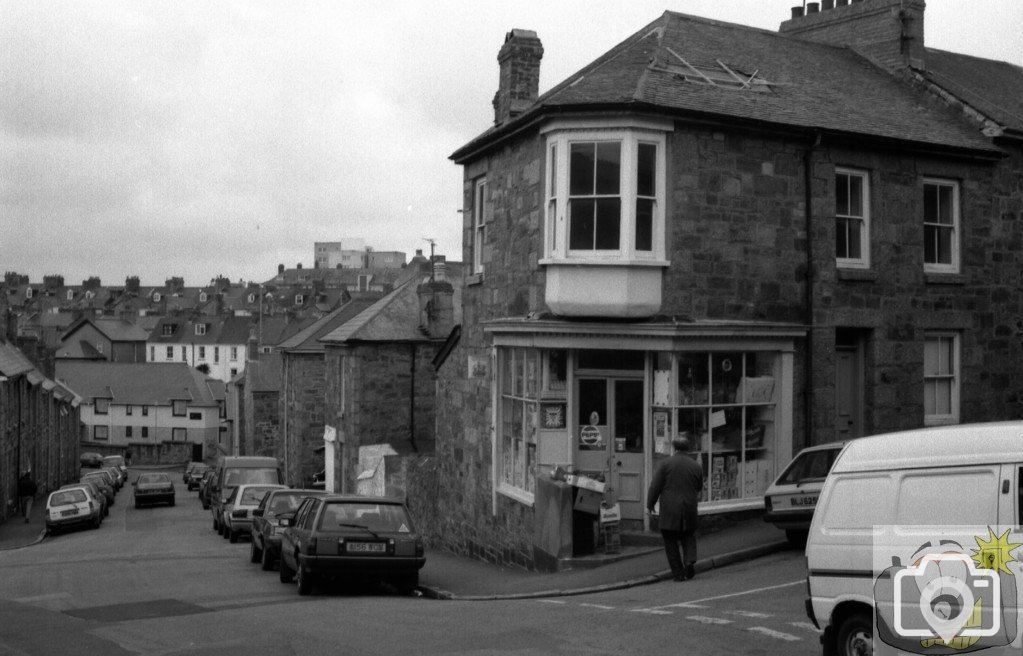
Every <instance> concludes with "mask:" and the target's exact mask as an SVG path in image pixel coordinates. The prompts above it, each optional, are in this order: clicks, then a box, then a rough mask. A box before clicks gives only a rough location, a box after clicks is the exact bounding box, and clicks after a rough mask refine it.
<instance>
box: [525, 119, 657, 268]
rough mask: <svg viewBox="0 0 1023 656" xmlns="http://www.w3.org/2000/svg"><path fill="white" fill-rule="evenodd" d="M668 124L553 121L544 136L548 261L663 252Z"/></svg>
mask: <svg viewBox="0 0 1023 656" xmlns="http://www.w3.org/2000/svg"><path fill="white" fill-rule="evenodd" d="M670 130H671V126H670V124H664V123H659V122H653V121H649V122H646V121H639V120H633V121H627V122H618V123H612V124H610V125H606V126H605V125H593V126H590V125H584V124H579V123H578V122H577V123H568V122H563V123H557V122H556V123H553V124H552V125H550V126H548V127H547V128H546V129H545V132H546V136H547V147H546V150H547V162H546V164H547V173H546V182H545V184H544V190H545V192H546V196H547V198H546V204H545V206H546V210H547V217H546V240H545V244H546V248H545V257H546V259H547V261H548V263H550V262H559V261H561V262H564V261H568V260H571V261H578V260H586V261H588V262H593V263H600V262H602V261H603V262H607V261H615V262H626V263H629V262H633V261H637V260H639V261H642V260H663V259H664V221H665V218H664V205H665V203H664V198H665V143H666V139H665V133H666V132H667V131H670Z"/></svg>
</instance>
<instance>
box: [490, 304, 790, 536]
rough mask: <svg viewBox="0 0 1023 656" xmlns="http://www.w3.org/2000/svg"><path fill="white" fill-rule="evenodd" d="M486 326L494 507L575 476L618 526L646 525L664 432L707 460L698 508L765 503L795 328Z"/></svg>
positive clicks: (781, 444) (786, 438)
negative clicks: (490, 375)
mask: <svg viewBox="0 0 1023 656" xmlns="http://www.w3.org/2000/svg"><path fill="white" fill-rule="evenodd" d="M486 329H487V331H488V333H489V334H490V335H491V336H492V338H493V348H494V351H493V357H494V365H495V366H494V381H495V385H494V387H493V394H494V403H493V408H494V418H493V420H494V423H493V425H494V426H495V427H496V430H495V431H494V435H493V444H492V448H493V456H494V457H493V463H494V471H493V476H494V494H495V504H494V505H495V508H496V507H497V503H496V497H497V496H498V495H502V496H505V497H509V498H512V499H515V500H518V501H520V502H521V503H524V504H527V505H531V506H533V505H534V503H535V501H536V495H537V488H538V486H537V483H538V481H540V482H541V483H544V484H545V485H544V489H549V485H546V483H548V479H552V478H554V479H557V480H562V481H563V480H565V474H569V475H571V474H577V475H578V476H579V478H569V480H570V481H578V480H583V481H586V482H587V483H589V485H590V487H597V488H599V493H600V495H601V501H602V502H603V505H604V506H605V507H616V509H617V510H618V513H620V520H621V523H622V527H623V529H626V530H651V528H652V524H651V518H650V517H649V516H648V515H647V514H646V513H645V497H646V489H647V486H648V483H649V481H650V479H651V476H652V473H653V471H654V470H655V469H656V467H657V465H658V464H659V462H660V461H661V460H663V459H664V458H667V457H668V456H670V455H671V441H672V438H673V437H675V436H684V437H686V438H688V440H689V442H690V444H691V450H692V455H693V456H694V457H695V458H697V459H698V461H699V462H700V463H701V464H702V466H703V469H704V481H705V483H704V490H703V501H702V503H701V504H700V512H701V514H708V513H720V512H728V511H733V510H744V509H750V508H756V507H760V506H762V504H763V493H764V491H765V490H766V489H767V487H768V485H770V483H771V482H772V481H773V480H774V478H775V476H776V474H777V472H778V471H780V467H783V466H784V465H785V464H786V463H787V462H788V461H789V460H790V459H791V457H792V413H793V390H792V388H793V360H794V344H795V342H796V340H798V339H801V338H803V337H804V336H805V331H804V330H803V328H802V327H800V326H796V325H790V324H759V323H731V322H692V323H684V324H683V323H678V324H676V323H671V324H657V323H642V324H602V323H581V322H568V321H558V320H505V321H498V322H492V323H490V324H488V325H487V328H486ZM594 481H596V482H597V483H598V485H596V486H594V485H593V484H592V483H593V482H594ZM592 491H593V490H590V492H591V493H592ZM573 492H574V494H573V498H574V499H575V502H573V504H572V505H573V507H574V508H575V515H576V518H575V520H573V521H574V522H575V523H578V512H579V505H580V504H579V503H578V498H579V494H578V492H579V491H578V490H574V491H573ZM541 494H545V492H541ZM589 496H592V494H590V495H589ZM547 507H548V506H547V504H537V505H535V506H534V508H536V511H537V512H538V513H539V512H548V511H547V510H546V508H547ZM559 507H564V504H562V505H561V506H559ZM584 510H585V511H588V512H590V514H592V511H593V506H592V505H590V506H589V507H588V508H585V509H584ZM573 521H569V520H568V519H563V520H562V521H560V522H547V521H546V520H545V521H544V522H538V523H544V524H545V525H561V526H567V525H569V524H571V523H573ZM654 526H655V525H654ZM566 530H567V529H566ZM576 532H577V534H578V529H576ZM576 551H578V549H577V550H576Z"/></svg>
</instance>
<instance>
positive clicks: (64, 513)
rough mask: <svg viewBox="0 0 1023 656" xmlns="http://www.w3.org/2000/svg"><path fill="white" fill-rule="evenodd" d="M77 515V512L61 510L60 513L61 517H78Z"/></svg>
mask: <svg viewBox="0 0 1023 656" xmlns="http://www.w3.org/2000/svg"><path fill="white" fill-rule="evenodd" d="M77 514H78V511H77V510H61V511H60V516H61V517H71V516H72V515H77Z"/></svg>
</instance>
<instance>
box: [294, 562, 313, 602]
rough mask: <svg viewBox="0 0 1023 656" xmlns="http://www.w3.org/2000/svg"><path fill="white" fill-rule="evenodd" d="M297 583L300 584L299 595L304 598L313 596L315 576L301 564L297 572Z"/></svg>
mask: <svg viewBox="0 0 1023 656" xmlns="http://www.w3.org/2000/svg"><path fill="white" fill-rule="evenodd" d="M295 581H296V582H297V583H298V594H300V595H302V596H303V597H305V596H307V595H310V594H312V592H313V575H312V572H310V571H309V570H308V569H306V568H305V567H302V565H301V564H300V565H299V566H298V570H297V571H296V572H295Z"/></svg>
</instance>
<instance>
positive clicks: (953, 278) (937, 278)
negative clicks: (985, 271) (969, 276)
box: [924, 271, 966, 285]
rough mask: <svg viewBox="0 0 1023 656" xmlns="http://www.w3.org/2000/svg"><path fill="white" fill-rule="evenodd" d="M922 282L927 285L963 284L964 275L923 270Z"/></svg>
mask: <svg viewBox="0 0 1023 656" xmlns="http://www.w3.org/2000/svg"><path fill="white" fill-rule="evenodd" d="M924 282H925V283H926V284H928V285H965V284H966V276H964V275H963V274H961V273H937V272H927V271H924Z"/></svg>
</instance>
